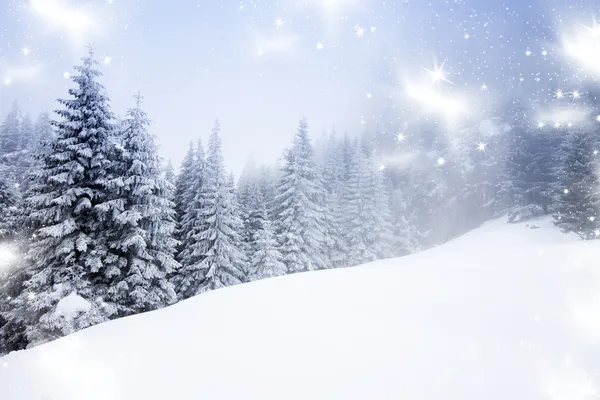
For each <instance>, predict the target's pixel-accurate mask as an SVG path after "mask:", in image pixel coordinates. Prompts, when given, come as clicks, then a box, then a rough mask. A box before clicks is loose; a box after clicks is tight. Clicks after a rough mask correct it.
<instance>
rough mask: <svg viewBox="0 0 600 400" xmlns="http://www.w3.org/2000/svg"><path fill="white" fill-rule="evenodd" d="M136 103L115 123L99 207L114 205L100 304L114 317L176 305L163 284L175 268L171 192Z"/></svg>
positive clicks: (108, 227)
mask: <svg viewBox="0 0 600 400" xmlns="http://www.w3.org/2000/svg"><path fill="white" fill-rule="evenodd" d="M141 103H142V98H141V96H139V95H138V96H136V105H135V107H134V108H131V109H129V110H128V111H127V114H126V116H125V119H124V120H123V121H122V123H121V126H120V132H119V137H118V139H119V146H118V148H117V153H118V154H117V160H118V161H117V162H115V164H116V165H115V167H114V168H113V169H114V170H115V172H116V173H115V175H114V182H115V184H114V189H113V191H112V192H111V193H110V198H109V200H108V201H107V202H105V203H104V204H102V205H101V207H102V206H104V205H105V204H108V203H110V204H112V205H113V206H114V207H113V208H112V209H113V213H112V214H111V215H110V220H109V221H107V223H106V226H105V229H104V230H103V232H102V236H101V238H102V240H104V241H105V243H106V245H108V246H109V249H110V252H111V253H112V254H114V255H116V257H111V258H110V264H112V265H113V267H114V273H112V272H111V273H110V274H109V275H108V276H105V277H104V282H108V284H107V286H108V287H107V290H106V294H105V296H104V299H103V301H104V304H107V305H108V306H110V307H114V308H116V311H117V315H119V316H126V315H131V314H136V313H139V312H144V311H150V310H155V309H158V308H161V307H164V306H166V305H169V304H172V303H174V302H175V300H176V296H175V291H174V289H173V285H172V284H171V283H170V282H169V280H168V277H169V276H170V275H171V274H172V273H174V272H175V271H176V270H177V269H178V268H179V264H178V263H177V262H176V261H175V259H174V253H175V247H176V244H177V242H176V241H175V239H173V236H172V234H173V231H174V229H175V219H174V217H175V211H174V208H173V207H174V205H173V203H171V201H170V200H169V199H168V196H169V193H171V192H172V187H171V184H170V183H169V182H167V181H166V180H165V179H164V178H163V171H162V169H161V166H160V164H161V161H160V158H159V156H158V153H157V149H156V144H155V139H154V137H153V136H152V135H151V134H150V133H149V132H148V126H149V125H150V121H149V119H148V117H147V115H146V113H145V112H144V111H143V110H142V108H141ZM107 210H108V209H107ZM108 261H109V260H105V263H107V262H108Z"/></svg>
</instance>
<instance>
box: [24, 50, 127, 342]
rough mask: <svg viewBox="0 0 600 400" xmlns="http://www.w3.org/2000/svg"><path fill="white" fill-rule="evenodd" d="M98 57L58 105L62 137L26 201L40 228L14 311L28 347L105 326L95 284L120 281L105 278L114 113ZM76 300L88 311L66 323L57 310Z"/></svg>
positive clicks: (106, 313) (87, 61)
mask: <svg viewBox="0 0 600 400" xmlns="http://www.w3.org/2000/svg"><path fill="white" fill-rule="evenodd" d="M97 65H98V62H97V61H96V60H95V59H94V57H93V51H92V50H90V52H89V54H88V55H87V56H85V57H84V58H83V59H82V64H81V65H79V66H76V67H75V70H76V71H77V72H78V73H79V74H78V75H74V76H73V77H72V78H71V79H72V81H73V82H75V84H76V87H75V88H73V89H70V90H69V94H70V95H71V96H72V97H73V98H72V99H64V100H59V103H60V104H61V105H63V106H64V108H62V109H60V110H58V111H56V113H57V114H58V115H59V116H60V117H61V119H60V120H59V121H57V122H55V126H56V128H57V137H56V138H55V139H54V140H53V141H52V143H51V145H50V150H49V151H48V153H43V154H42V155H41V160H40V161H41V168H40V170H39V171H37V172H36V182H35V184H36V186H35V188H34V189H33V193H32V194H31V196H30V197H29V199H28V203H29V205H30V208H31V214H30V221H31V224H32V226H34V227H35V228H36V231H35V234H34V235H33V237H32V240H31V243H30V247H29V252H28V255H27V258H28V260H29V262H30V263H31V267H30V268H31V270H30V275H29V279H28V280H27V281H26V282H25V284H24V289H25V290H24V291H23V293H21V295H19V296H18V297H17V298H16V299H14V300H13V302H12V304H13V307H14V310H15V311H16V312H15V315H19V318H20V319H21V321H20V322H22V323H24V324H25V325H26V326H27V327H26V335H27V338H28V340H29V341H30V342H33V343H37V342H43V341H46V340H49V339H53V338H56V337H59V336H62V335H64V334H68V333H72V332H74V331H76V330H78V329H83V328H85V327H88V326H91V325H94V324H96V323H99V322H103V321H106V320H107V319H109V318H110V317H111V316H112V315H113V314H114V310H112V309H110V308H105V307H104V306H103V302H102V300H101V297H102V296H103V295H104V293H103V292H102V290H103V289H105V288H102V287H95V286H94V285H93V284H92V282H97V281H101V280H102V277H110V276H115V275H118V274H119V273H120V271H118V270H111V271H106V269H105V268H104V265H105V264H104V259H106V258H109V257H108V253H107V249H106V248H105V246H104V244H103V243H101V242H100V241H99V240H98V239H99V237H100V234H99V233H100V232H101V231H102V229H103V223H104V222H105V221H107V220H109V219H110V217H109V215H108V214H107V213H106V212H104V211H103V210H102V208H99V207H98V205H99V204H102V202H104V201H106V200H107V198H108V193H109V188H108V187H107V186H108V181H109V179H110V178H111V175H112V173H113V172H112V171H111V165H112V162H113V159H112V158H111V156H110V154H111V152H112V151H113V143H112V140H111V139H112V136H113V129H114V126H113V122H112V121H113V114H112V112H111V111H110V107H109V100H108V97H107V95H106V93H105V89H104V87H103V86H102V85H101V84H100V83H98V81H97V79H98V77H99V76H100V75H101V73H100V72H99V71H98V70H97V69H96V66H97ZM68 296H79V298H80V299H81V301H80V303H83V304H87V307H83V308H82V309H81V310H79V312H78V313H77V315H70V316H68V317H67V316H65V315H64V314H62V313H61V310H60V307H58V306H59V304H60V303H61V301H62V300H63V299H65V298H66V297H68Z"/></svg>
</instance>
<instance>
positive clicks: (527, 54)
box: [525, 50, 533, 57]
mask: <svg viewBox="0 0 600 400" xmlns="http://www.w3.org/2000/svg"><path fill="white" fill-rule="evenodd" d="M532 54H533V53H532V52H531V50H527V51H526V52H525V55H526V56H527V57H529V56H530V55H532Z"/></svg>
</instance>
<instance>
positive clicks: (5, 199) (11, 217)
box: [0, 166, 20, 244]
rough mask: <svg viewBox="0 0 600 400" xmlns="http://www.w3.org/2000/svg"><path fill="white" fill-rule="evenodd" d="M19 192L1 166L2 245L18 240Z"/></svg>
mask: <svg viewBox="0 0 600 400" xmlns="http://www.w3.org/2000/svg"><path fill="white" fill-rule="evenodd" d="M19 206H20V199H19V192H18V190H17V187H16V183H15V182H13V181H10V180H9V177H8V176H7V175H5V174H4V171H3V168H2V167H1V166H0V244H6V243H11V242H13V241H14V240H16V237H17V235H18V232H19V229H20V227H19V214H20V212H19Z"/></svg>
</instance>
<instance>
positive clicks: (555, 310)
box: [0, 221, 600, 400]
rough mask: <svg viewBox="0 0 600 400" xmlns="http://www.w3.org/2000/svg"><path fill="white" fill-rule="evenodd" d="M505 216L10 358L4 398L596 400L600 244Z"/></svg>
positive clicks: (1, 373)
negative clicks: (433, 243)
mask: <svg viewBox="0 0 600 400" xmlns="http://www.w3.org/2000/svg"><path fill="white" fill-rule="evenodd" d="M536 225H539V226H540V228H539V229H529V228H527V227H525V225H506V224H504V223H503V222H502V221H494V222H491V223H489V224H487V225H485V226H483V227H482V228H480V229H478V230H476V231H473V232H471V233H469V234H467V235H465V236H463V237H461V238H459V239H457V240H455V241H453V242H451V243H448V244H446V245H444V246H440V247H437V248H435V249H432V250H430V251H427V252H423V253H419V254H416V255H413V256H409V257H404V258H401V259H394V260H386V261H381V262H376V263H372V264H368V265H364V266H360V267H357V268H350V269H343V270H329V271H321V272H314V273H306V274H299V275H294V276H287V277H282V278H276V279H270V280H265V281H260V282H255V283H252V284H247V285H242V286H238V287H232V288H227V289H223V290H218V291H215V292H210V293H207V294H205V295H201V296H198V297H196V298H193V299H190V300H188V301H185V302H182V303H180V304H177V305H175V306H173V307H170V308H167V309H164V310H160V311H157V312H153V313H148V314H143V315H138V316H134V317H131V318H126V319H122V320H118V321H113V322H110V323H106V324H102V325H99V326H96V327H93V328H90V329H87V330H85V331H82V332H79V333H78V334H76V335H72V336H69V337H66V338H63V339H61V340H57V341H55V342H52V343H48V344H45V345H42V346H40V347H37V348H34V349H32V350H27V351H23V352H18V353H13V354H10V355H8V356H6V357H4V358H0V398H1V399H3V400H29V399H32V400H34V399H35V400H40V399H44V400H81V399H86V400H133V399H140V400H148V399H411V400H422V399H432V400H433V399H435V400H439V399H455V400H465V399H472V400H482V399H485V400H495V399H498V400H506V399H511V400H515V399H523V400H534V399H579V400H581V399H583V400H586V399H593V398H595V397H596V395H595V393H599V392H600V391H599V389H600V388H599V385H598V384H599V383H600V378H599V379H598V380H595V378H593V377H594V373H596V372H600V279H599V278H600V266H599V265H600V247H599V246H600V243H598V242H593V243H583V242H579V241H577V240H574V239H572V238H571V237H569V236H566V235H563V234H561V233H560V232H558V231H557V230H555V229H554V228H552V227H551V226H550V224H549V222H548V221H540V222H536Z"/></svg>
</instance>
